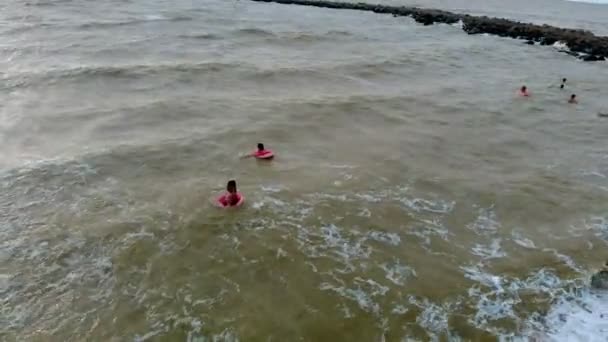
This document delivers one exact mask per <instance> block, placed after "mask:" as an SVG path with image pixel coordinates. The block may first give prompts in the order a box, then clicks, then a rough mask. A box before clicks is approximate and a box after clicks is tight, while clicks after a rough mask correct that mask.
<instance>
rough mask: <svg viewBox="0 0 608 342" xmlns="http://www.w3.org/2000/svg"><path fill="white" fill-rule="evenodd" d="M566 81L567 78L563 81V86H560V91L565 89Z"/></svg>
mask: <svg viewBox="0 0 608 342" xmlns="http://www.w3.org/2000/svg"><path fill="white" fill-rule="evenodd" d="M566 81H567V79H565V78H563V79H562V84H561V85H560V86H559V89H564V87H565V86H566Z"/></svg>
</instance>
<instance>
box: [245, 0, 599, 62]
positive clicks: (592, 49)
mask: <svg viewBox="0 0 608 342" xmlns="http://www.w3.org/2000/svg"><path fill="white" fill-rule="evenodd" d="M251 1H257V2H274V3H279V4H293V5H303V6H314V7H323V8H334V9H350V10H359V11H371V12H376V13H386V14H392V15H393V16H412V17H413V19H414V20H415V21H416V22H418V23H421V24H423V25H432V24H434V23H444V24H454V23H456V22H458V21H459V20H462V21H463V27H462V29H463V30H464V31H465V32H466V33H468V34H480V33H488V34H493V35H497V36H501V37H511V38H515V39H525V40H526V44H532V43H534V42H538V43H540V44H541V45H553V44H554V43H555V42H558V41H562V42H565V43H566V44H567V45H568V47H569V48H570V50H571V51H572V52H573V53H575V54H576V55H578V53H584V54H585V56H584V57H582V58H581V59H582V60H584V61H601V60H604V59H605V58H606V57H608V37H600V36H596V35H594V34H593V33H592V32H590V31H586V30H573V29H564V28H559V27H554V26H550V25H546V24H545V25H534V24H528V23H521V22H518V21H514V20H508V19H501V18H490V17H487V16H482V17H478V16H472V15H468V14H456V13H452V12H448V11H441V10H434V9H425V8H417V7H405V6H401V7H395V6H384V5H375V4H367V3H348V2H333V1H320V0H319V1H317V0H251ZM531 42H532V43H531Z"/></svg>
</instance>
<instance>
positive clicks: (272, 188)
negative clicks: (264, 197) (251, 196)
mask: <svg viewBox="0 0 608 342" xmlns="http://www.w3.org/2000/svg"><path fill="white" fill-rule="evenodd" d="M260 189H262V191H264V192H269V193H277V192H281V191H284V190H285V188H284V187H283V186H281V185H278V184H277V185H262V186H260Z"/></svg>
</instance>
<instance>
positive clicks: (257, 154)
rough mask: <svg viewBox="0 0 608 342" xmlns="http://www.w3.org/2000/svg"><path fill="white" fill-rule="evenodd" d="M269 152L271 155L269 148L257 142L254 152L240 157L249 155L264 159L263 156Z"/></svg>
mask: <svg viewBox="0 0 608 342" xmlns="http://www.w3.org/2000/svg"><path fill="white" fill-rule="evenodd" d="M268 154H271V156H272V151H271V150H267V149H266V148H265V147H264V144H262V143H258V149H257V150H256V151H254V152H251V153H250V154H248V155H245V156H243V157H242V158H249V157H255V158H262V159H265V158H264V156H266V155H268Z"/></svg>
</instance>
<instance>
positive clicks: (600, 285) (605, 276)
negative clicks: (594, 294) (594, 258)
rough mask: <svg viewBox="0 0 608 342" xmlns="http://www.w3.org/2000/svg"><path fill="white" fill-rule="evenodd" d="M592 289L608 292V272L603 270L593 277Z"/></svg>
mask: <svg viewBox="0 0 608 342" xmlns="http://www.w3.org/2000/svg"><path fill="white" fill-rule="evenodd" d="M591 287H593V288H595V289H598V290H608V270H601V271H599V272H597V273H595V274H594V275H593V276H591Z"/></svg>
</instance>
